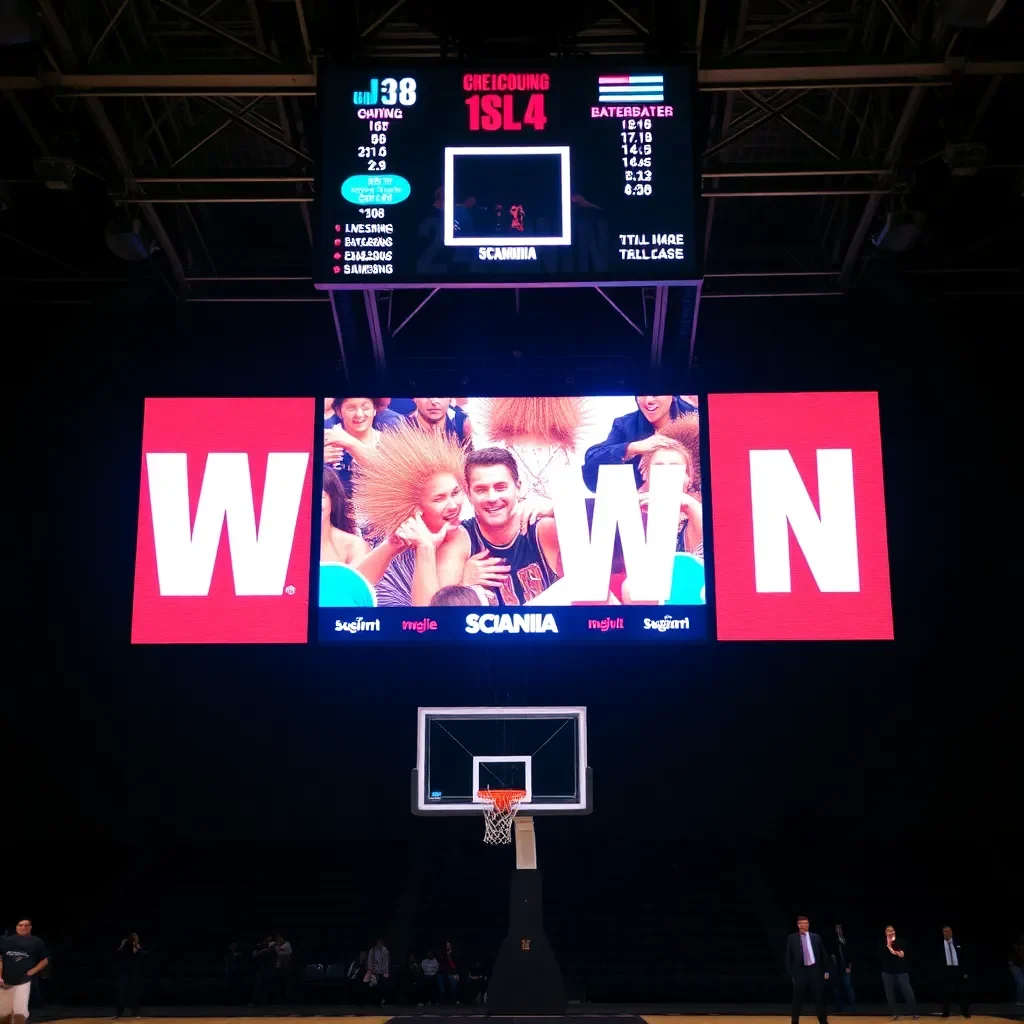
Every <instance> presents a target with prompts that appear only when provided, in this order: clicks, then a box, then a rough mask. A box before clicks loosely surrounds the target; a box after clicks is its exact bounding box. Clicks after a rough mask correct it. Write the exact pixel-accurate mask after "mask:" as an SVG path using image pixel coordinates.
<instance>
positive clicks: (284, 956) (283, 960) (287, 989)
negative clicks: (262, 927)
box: [274, 932, 292, 1003]
mask: <svg viewBox="0 0 1024 1024" xmlns="http://www.w3.org/2000/svg"><path fill="white" fill-rule="evenodd" d="M274 949H275V951H276V955H275V957H274V992H275V1002H279V1003H288V1002H291V996H292V944H291V943H290V942H289V941H288V940H287V939H286V938H285V937H284V936H283V935H282V934H281V933H280V932H278V933H277V934H276V935H275V936H274Z"/></svg>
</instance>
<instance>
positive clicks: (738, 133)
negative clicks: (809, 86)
mask: <svg viewBox="0 0 1024 1024" xmlns="http://www.w3.org/2000/svg"><path fill="white" fill-rule="evenodd" d="M806 95H807V90H806V89H805V90H803V91H802V92H798V93H797V94H796V95H795V96H790V97H789V98H788V99H786V100H783V102H782V103H779V104H778V105H777V106H774V107H771V108H769V109H768V110H763V111H762V112H761V113H760V114H758V115H757V116H756V117H751V118H747V119H746V120H745V121H744V122H743V126H742V127H740V128H737V129H736V130H735V131H733V132H730V133H729V134H728V135H726V136H725V138H723V139H720V140H719V141H718V142H716V143H715V144H714V145H713V146H708V148H707V149H705V150H704V153H703V154H702V156H703V158H704V159H705V160H706V159H707V158H708V157H710V156H714V155H715V154H716V153H718V152H720V151H721V150H723V149H726V148H727V147H729V146H731V145H732V144H733V143H734V142H735V141H736V140H737V139H741V138H743V136H744V135H747V134H749V133H750V132H752V131H754V130H755V129H756V128H760V127H761V125H763V124H765V123H766V122H767V121H772V120H774V119H775V118H776V117H779V116H780V115H781V114H782V113H783V111H786V110H789V108H790V107H795V106H796V105H797V104H798V103H799V102H800V101H801V100H802V99H803V98H804V97H805V96H806Z"/></svg>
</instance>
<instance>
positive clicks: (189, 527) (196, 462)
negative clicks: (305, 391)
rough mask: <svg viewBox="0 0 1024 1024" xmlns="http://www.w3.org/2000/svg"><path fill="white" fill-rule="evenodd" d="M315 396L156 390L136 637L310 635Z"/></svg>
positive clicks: (274, 638)
mask: <svg viewBox="0 0 1024 1024" xmlns="http://www.w3.org/2000/svg"><path fill="white" fill-rule="evenodd" d="M312 417H313V401H312V399H309V398H279V399H274V398H150V399H147V400H146V407H145V420H144V424H143V434H142V485H141V491H140V497H139V530H138V547H137V551H136V559H135V599H134V604H133V615H132V642H133V643H189V644H193V643H305V642H306V640H307V634H308V609H309V543H310V534H309V530H310V516H309V505H308V502H309V494H310V476H311V469H312V462H313V458H312V456H313V453H312V450H311V446H310V422H311V419H312Z"/></svg>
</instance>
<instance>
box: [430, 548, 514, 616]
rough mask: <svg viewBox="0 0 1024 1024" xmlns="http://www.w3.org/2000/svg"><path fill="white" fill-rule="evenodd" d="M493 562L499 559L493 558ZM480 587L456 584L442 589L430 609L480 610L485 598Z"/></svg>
mask: <svg viewBox="0 0 1024 1024" xmlns="http://www.w3.org/2000/svg"><path fill="white" fill-rule="evenodd" d="M494 561H495V562H499V561H501V559H498V558H495V559H494ZM482 589H483V588H481V587H464V586H462V585H461V584H456V585H453V586H450V587H442V588H441V589H440V590H439V591H438V592H437V593H436V594H435V595H434V596H433V597H432V598H431V599H430V607H431V608H480V607H486V606H487V604H488V601H487V598H486V597H485V596H484V595H483V593H482Z"/></svg>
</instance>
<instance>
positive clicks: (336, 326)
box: [327, 291, 348, 382]
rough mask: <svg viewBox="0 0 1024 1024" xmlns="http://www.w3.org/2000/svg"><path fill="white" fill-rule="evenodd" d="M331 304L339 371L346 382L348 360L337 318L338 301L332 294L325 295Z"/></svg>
mask: <svg viewBox="0 0 1024 1024" xmlns="http://www.w3.org/2000/svg"><path fill="white" fill-rule="evenodd" d="M327 295H328V297H329V300H330V303H331V316H332V317H334V333H335V334H336V335H337V336H338V352H339V354H340V355H341V369H342V372H343V373H344V374H345V380H346V382H347V381H348V359H346V358H345V339H344V338H343V337H342V334H341V318H340V317H339V316H338V300H337V299H336V298H335V295H334V292H333V291H331V292H328V293H327Z"/></svg>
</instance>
